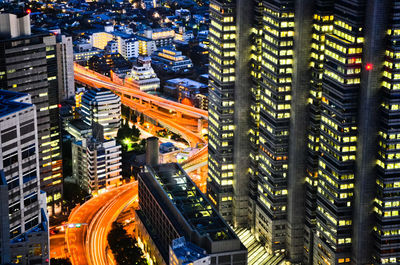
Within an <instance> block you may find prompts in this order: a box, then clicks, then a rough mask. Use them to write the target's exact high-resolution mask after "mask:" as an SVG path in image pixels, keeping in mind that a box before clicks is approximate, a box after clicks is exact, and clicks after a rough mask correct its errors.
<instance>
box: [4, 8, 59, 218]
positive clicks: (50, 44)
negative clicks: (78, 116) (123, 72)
mask: <svg viewBox="0 0 400 265" xmlns="http://www.w3.org/2000/svg"><path fill="white" fill-rule="evenodd" d="M0 25H1V26H0V88H2V89H5V90H10V91H16V92H24V93H29V94H30V95H31V97H32V103H33V104H35V105H36V111H37V118H38V137H39V149H38V152H39V164H40V178H41V182H40V183H41V185H42V186H41V189H42V190H44V191H45V192H46V194H47V203H48V212H49V213H50V215H53V214H58V213H60V212H61V202H62V200H61V197H62V159H61V142H60V137H61V136H60V119H59V114H58V113H59V109H58V106H59V94H60V93H59V86H58V80H57V76H58V67H57V60H58V59H57V53H56V49H57V46H56V36H54V35H52V34H50V33H44V34H32V33H31V30H30V20H29V15H26V16H23V17H18V16H16V15H13V14H0Z"/></svg>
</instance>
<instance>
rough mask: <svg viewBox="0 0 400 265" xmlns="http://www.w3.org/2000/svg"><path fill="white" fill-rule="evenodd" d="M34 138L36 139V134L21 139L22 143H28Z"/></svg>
mask: <svg viewBox="0 0 400 265" xmlns="http://www.w3.org/2000/svg"><path fill="white" fill-rule="evenodd" d="M34 139H35V135H31V136H29V137H26V138H23V139H22V140H21V144H25V143H27V142H29V141H32V140H34Z"/></svg>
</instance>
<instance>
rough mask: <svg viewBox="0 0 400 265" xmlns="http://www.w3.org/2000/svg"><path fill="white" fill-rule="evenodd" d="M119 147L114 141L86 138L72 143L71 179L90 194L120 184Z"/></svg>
mask: <svg viewBox="0 0 400 265" xmlns="http://www.w3.org/2000/svg"><path fill="white" fill-rule="evenodd" d="M121 171H122V169H121V146H120V145H117V143H116V141H115V140H99V139H98V140H96V139H95V138H94V137H87V138H83V139H81V140H77V141H75V142H73V143H72V177H73V178H74V179H75V181H76V182H77V183H78V184H79V186H81V187H82V189H84V190H86V191H87V192H88V193H90V194H99V193H102V192H105V191H106V189H107V188H111V187H115V186H117V185H119V184H120V182H121V178H122V176H121Z"/></svg>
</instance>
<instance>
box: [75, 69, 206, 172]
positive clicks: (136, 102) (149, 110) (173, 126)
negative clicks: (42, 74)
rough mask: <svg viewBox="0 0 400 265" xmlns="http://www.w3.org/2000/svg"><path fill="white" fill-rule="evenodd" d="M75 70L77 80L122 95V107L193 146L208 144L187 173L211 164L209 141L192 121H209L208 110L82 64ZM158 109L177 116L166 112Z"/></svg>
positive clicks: (189, 164)
mask: <svg viewBox="0 0 400 265" xmlns="http://www.w3.org/2000/svg"><path fill="white" fill-rule="evenodd" d="M74 71H75V79H76V80H77V81H79V82H81V83H84V84H87V85H89V86H93V87H105V88H108V89H110V90H112V91H114V92H116V93H118V94H121V103H122V104H124V105H126V106H128V107H130V108H132V109H135V110H137V111H139V112H141V113H144V114H146V116H148V117H150V118H151V119H153V120H155V121H157V122H158V123H160V124H161V125H162V126H164V127H167V128H168V129H170V130H172V131H174V132H177V133H179V134H181V135H182V137H183V138H184V139H185V140H186V141H187V142H188V143H189V145H190V146H191V147H196V146H197V144H199V143H202V144H205V145H206V147H205V148H202V149H201V150H200V151H199V153H197V154H195V155H194V156H193V157H190V158H189V159H188V160H186V161H185V162H184V163H182V167H183V168H184V169H185V170H187V171H188V173H190V172H191V171H193V170H196V169H197V168H198V167H199V166H201V167H202V166H204V165H205V164H206V163H207V159H208V148H207V141H206V140H205V139H204V137H203V136H202V135H201V132H198V131H197V126H194V127H196V128H193V122H191V121H190V119H189V118H192V121H193V119H195V120H196V123H198V119H201V121H202V122H203V121H205V122H206V121H207V120H208V112H207V111H205V110H202V109H198V108H195V107H191V106H187V105H184V104H181V103H179V102H175V101H172V100H168V99H165V98H162V97H158V96H155V95H151V94H148V93H146V92H143V91H140V90H138V89H133V88H132V87H129V86H125V85H122V84H121V81H118V82H114V81H112V80H111V78H109V77H106V76H104V75H101V74H99V73H96V72H94V71H91V70H88V69H86V68H84V67H82V66H80V65H78V64H75V68H74ZM128 97H130V98H128ZM145 102H147V104H144V103H145ZM150 103H151V104H150ZM157 108H160V109H164V110H168V111H172V112H176V113H170V112H167V113H165V112H163V111H161V110H160V109H157ZM178 113H181V114H183V116H182V115H178ZM184 116H186V117H184Z"/></svg>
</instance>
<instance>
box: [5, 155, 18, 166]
mask: <svg viewBox="0 0 400 265" xmlns="http://www.w3.org/2000/svg"><path fill="white" fill-rule="evenodd" d="M17 162H18V155H17V154H15V155H13V156H10V157H7V158H5V159H4V160H3V167H8V166H11V165H12V164H14V163H17Z"/></svg>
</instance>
